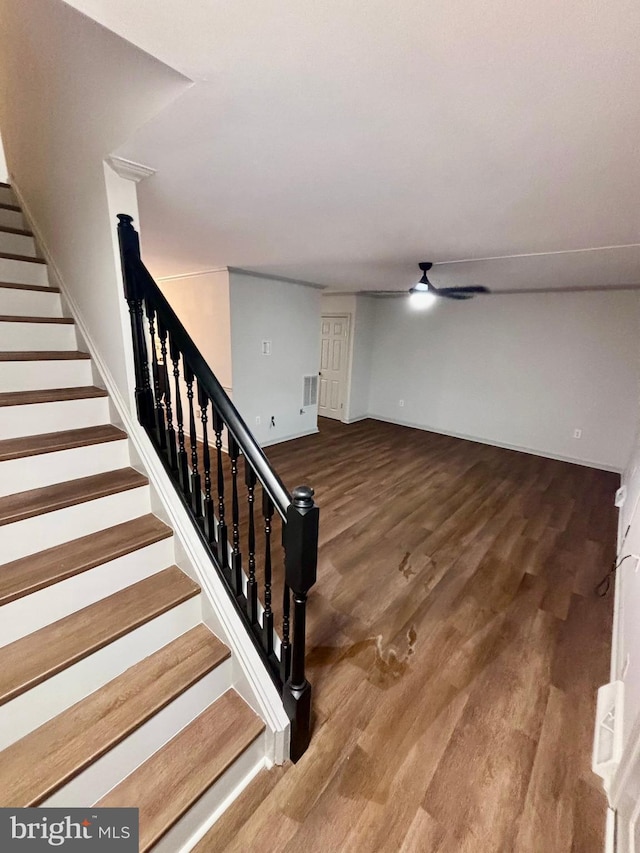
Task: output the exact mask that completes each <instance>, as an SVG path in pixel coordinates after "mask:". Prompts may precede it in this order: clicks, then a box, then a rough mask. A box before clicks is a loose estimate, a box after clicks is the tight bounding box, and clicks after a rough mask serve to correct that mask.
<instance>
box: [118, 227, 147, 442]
mask: <svg viewBox="0 0 640 853" xmlns="http://www.w3.org/2000/svg"><path fill="white" fill-rule="evenodd" d="M118 220H119V222H118V239H119V241H120V258H121V261H122V276H123V280H124V295H125V299H126V300H127V303H128V305H129V315H130V318H131V336H132V340H133V365H134V370H135V376H136V389H135V398H136V408H137V410H138V420H139V421H140V423H141V424H142V426H143V427H145V428H146V429H147V430H152V429H153V428H154V404H153V394H152V391H151V383H150V381H149V358H148V354H147V338H146V333H145V328H144V313H143V309H142V301H143V299H144V285H143V281H142V279H141V278H140V277H139V276H138V275H137V274H136V263H139V262H140V239H139V237H138V233H137V232H136V230H135V228H134V227H133V219H132V217H131V216H128V215H127V214H124V213H119V214H118Z"/></svg>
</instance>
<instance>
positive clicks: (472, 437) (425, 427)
mask: <svg viewBox="0 0 640 853" xmlns="http://www.w3.org/2000/svg"><path fill="white" fill-rule="evenodd" d="M364 417H365V418H370V419H371V420H372V421H383V422H385V423H388V424H397V425H398V426H406V427H410V428H411V429H420V430H422V431H423V432H434V433H436V434H437V435H448V436H451V438H461V439H463V441H473V442H475V443H476V444H487V445H489V446H490V447H502V448H504V449H505V450H516V451H518V453H529V454H530V455H531V456H540V457H541V458H543V459H555V460H557V461H558V462H570V463H571V464H572V465H582V466H583V467H585V468H596V469H597V470H598V471H610V472H612V473H613V474H621V473H622V471H621V469H620V468H616V467H612V466H611V465H606V464H604V463H602V462H594V461H591V460H588V459H578V458H576V457H572V456H562V455H560V454H557V453H548V452H546V451H545V452H543V451H542V450H535V449H534V448H532V447H523V446H522V445H518V444H508V443H506V442H503V441H493V440H491V439H488V438H479V437H478V436H477V435H467V434H466V433H462V432H451V431H449V430H444V429H440V427H431V426H428V425H427V424H419V423H414V422H412V421H405V420H402V419H401V418H390V417H388V416H387V415H384V416H382V415H373V414H369V415H365V416H364ZM360 420H362V418H361V419H360Z"/></svg>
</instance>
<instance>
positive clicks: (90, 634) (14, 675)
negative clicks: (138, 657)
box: [0, 566, 200, 705]
mask: <svg viewBox="0 0 640 853" xmlns="http://www.w3.org/2000/svg"><path fill="white" fill-rule="evenodd" d="M199 592H200V587H199V586H198V585H197V584H196V583H194V581H192V580H191V578H189V577H187V575H185V574H184V572H181V571H180V569H179V568H178V567H177V566H171V567H170V568H168V569H164V570H163V571H161V572H158V573H157V574H155V575H152V576H151V577H149V578H145V580H142V581H138V583H135V584H133V585H132V586H128V587H127V588H126V589H123V590H120V591H119V592H116V593H114V594H113V595H109V596H107V598H103V599H102V600H100V601H98V602H96V603H95V604H91V605H89V606H88V607H84V608H83V609H82V610H78V611H76V612H75V613H72V614H71V615H70V616H66V617H65V618H64V619H60V620H59V621H58V622H53V623H52V624H51V625H47V626H45V627H44V628H41V629H40V630H39V631H34V633H33V634H29V635H28V636H26V637H22V638H21V639H19V640H16V641H15V642H13V643H9V645H7V646H4V647H3V648H1V649H0V705H1V704H4V703H5V702H8V701H9V700H10V699H13V698H14V697H15V696H19V695H20V694H21V693H24V692H25V691H26V690H29V689H31V688H32V687H35V686H36V685H37V684H41V683H42V682H43V681H45V680H46V679H47V678H50V677H51V676H53V675H55V674H56V673H58V672H61V671H62V670H63V669H66V668H67V667H69V666H71V665H72V664H74V663H77V661H79V660H82V658H84V657H86V656H87V655H90V654H92V653H93V652H96V651H98V650H99V649H101V648H103V647H104V646H106V645H108V644H109V643H112V642H114V641H115V640H117V639H119V638H120V637H123V636H124V635H125V634H127V633H129V631H133V630H134V629H135V628H138V627H139V626H140V625H144V624H145V623H146V622H149V621H150V620H151V619H155V617H156V616H160V615H161V614H162V613H166V611H167V610H170V609H171V608H173V607H176V606H177V605H178V604H181V603H182V602H184V601H187V600H188V599H189V598H192V597H193V596H194V595H197V594H198V593H199Z"/></svg>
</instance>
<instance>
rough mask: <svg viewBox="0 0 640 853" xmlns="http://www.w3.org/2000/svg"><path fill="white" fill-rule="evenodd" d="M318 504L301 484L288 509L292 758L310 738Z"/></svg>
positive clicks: (288, 686) (288, 700)
mask: <svg viewBox="0 0 640 853" xmlns="http://www.w3.org/2000/svg"><path fill="white" fill-rule="evenodd" d="M318 514H319V513H318V507H317V506H316V505H315V503H314V502H313V489H310V488H309V487H308V486H298V487H297V488H295V489H294V490H293V494H292V502H291V504H290V505H289V507H288V509H287V525H286V531H285V569H286V581H287V584H288V586H289V587H290V589H291V591H292V593H293V654H292V657H291V674H290V675H289V678H288V679H287V683H286V684H285V686H284V691H283V699H284V704H285V708H286V709H287V712H288V715H289V719H290V720H291V747H290V755H291V760H292V761H297V760H298V759H299V758H300V757H301V756H302V755H303V753H304V752H305V750H306V748H307V747H308V746H309V739H310V738H311V685H310V684H309V682H308V681H307V678H306V676H305V654H306V617H307V594H308V592H309V590H310V589H311V587H312V586H313V585H314V583H315V582H316V572H317V566H318Z"/></svg>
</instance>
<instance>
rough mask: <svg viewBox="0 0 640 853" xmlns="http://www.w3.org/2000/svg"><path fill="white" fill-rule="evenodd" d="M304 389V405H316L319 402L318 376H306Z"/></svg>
mask: <svg viewBox="0 0 640 853" xmlns="http://www.w3.org/2000/svg"><path fill="white" fill-rule="evenodd" d="M303 379H304V390H303V393H302V405H303V406H304V407H306V406H315V405H316V404H317V402H318V377H317V375H313V376H304V377H303Z"/></svg>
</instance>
